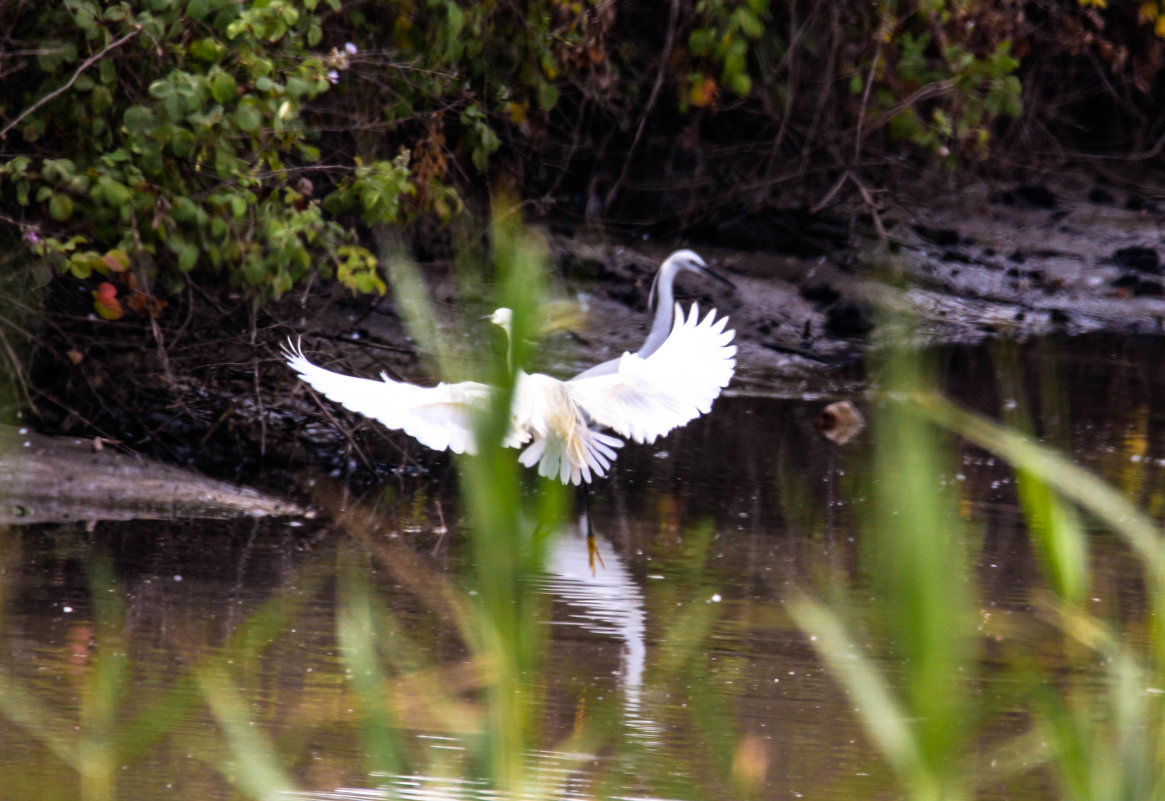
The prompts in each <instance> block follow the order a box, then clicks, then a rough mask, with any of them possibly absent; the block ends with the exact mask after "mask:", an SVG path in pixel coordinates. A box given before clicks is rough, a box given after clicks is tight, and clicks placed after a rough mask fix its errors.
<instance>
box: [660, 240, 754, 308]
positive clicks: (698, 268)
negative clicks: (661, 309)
mask: <svg viewBox="0 0 1165 801" xmlns="http://www.w3.org/2000/svg"><path fill="white" fill-rule="evenodd" d="M682 272H689V273H696V274H698V275H708V276H711V277H712V278H715V279H716V280H717V281H720V282H721V283H724V284H727V285H728V286H730V287H732V288H733V289H735V288H736V284H734V283H732V282H731V281H729V280H728V279H727V278H725V277H724V276H723V275H721V274H720V273H718V272H716V271H715V270H713V269H712V268H711V267H709V266H708V264H707V262H705V261H704V260H703V259H701V258H700V254H698V253H696V251H694V250H677V251H676V252H675V253H673V254H671V255H670V256H668V257H667V258H666V259H664V261H663V264H661V265H659V272H657V273H656V274H655V278H653V279H652V281H651V295H650V297H649V299H648V304H647V305H648V307H649V308H653V309H654V308H655V304H656V302H657V300H658V298H657V297H656V291H657V289H658V287H659V283H660V281H664V282H667V284H668V285H669V286H670V283H671V282H672V281H674V280H675V277H676V276H677V275H678V274H680V273H682Z"/></svg>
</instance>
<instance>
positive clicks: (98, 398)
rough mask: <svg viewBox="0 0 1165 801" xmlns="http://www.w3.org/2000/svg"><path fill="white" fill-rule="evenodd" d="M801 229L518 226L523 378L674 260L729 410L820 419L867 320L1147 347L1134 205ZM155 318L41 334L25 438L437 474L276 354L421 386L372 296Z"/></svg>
mask: <svg viewBox="0 0 1165 801" xmlns="http://www.w3.org/2000/svg"><path fill="white" fill-rule="evenodd" d="M806 219H807V218H806V216H805V215H804V214H803V213H798V214H796V215H792V216H782V215H778V214H772V215H768V216H766V215H741V216H739V217H736V218H732V219H725V220H724V221H723V222H722V223H721V224H719V225H717V226H709V227H705V228H704V229H702V230H700V231H695V232H692V235H691V237H690V238H688V239H686V240H682V241H668V242H657V241H650V240H643V239H634V238H631V237H627V236H623V235H619V234H616V233H611V232H609V231H608V232H596V231H595V230H593V229H589V228H587V227H585V226H582V225H579V226H572V225H570V224H564V223H563V222H562V221H556V222H555V223H554V224H553V225H551V224H549V223H546V222H541V223H539V222H535V223H534V224H535V225H540V226H541V227H542V228H543V230H544V231H545V232H546V237H547V240H548V242H549V247H550V252H551V266H552V270H553V276H552V287H553V291H554V293H555V301H556V302H557V303H558V304H559V306H558V308H559V309H560V310H565V311H563V313H562V314H561V315H560V316H561V317H562V318H563V319H565V320H567V321H568V323H567V324H566V325H564V326H560V327H559V329H558V330H557V331H556V332H555V333H552V334H551V335H550V336H548V337H547V339H546V341H545V342H544V343H543V344H544V347H543V350H542V352H541V354H540V358H539V361H538V363H537V364H535V365H534V366H535V367H536V368H537V369H539V370H543V371H546V372H550V373H552V374H554V375H560V376H568V375H572V374H573V373H575V372H577V371H579V370H581V369H583V368H585V367H587V366H590V365H592V364H595V363H597V362H600V361H603V360H605V359H608V358H611V357H612V356H616V355H618V354H619V353H621V352H623V351H624V350H634V349H636V348H637V347H638V344H639V342H640V341H641V340H642V338H643V336H644V333H645V331H646V329H647V323H648V319H649V315H648V312H647V308H646V307H647V296H648V292H649V287H650V284H651V278H652V276H653V274H654V272H655V269H656V267H657V266H658V264H659V262H660V261H661V260H662V258H664V257H665V256H666V255H667V254H668V253H669V252H670V251H671V250H673V249H674V248H676V247H679V246H688V247H692V248H694V249H696V250H697V251H698V252H700V253H701V254H702V255H703V256H704V257H705V258H706V259H707V260H708V261H710V262H711V263H712V264H713V265H715V266H716V267H717V268H718V269H719V270H720V271H721V272H724V273H725V274H727V275H728V276H730V277H731V278H732V280H733V281H734V282H735V283H736V289H735V290H732V289H728V288H725V287H722V286H720V285H719V284H715V283H714V282H710V281H701V280H700V279H699V278H697V277H695V276H691V275H686V276H684V277H683V278H682V279H681V280H680V281H679V283H678V287H677V296H678V298H679V299H680V300H681V301H683V302H685V303H687V302H692V301H695V302H698V303H700V304H701V306H709V307H710V306H715V307H716V308H718V309H719V310H720V311H721V312H724V313H727V314H728V315H729V316H730V318H731V322H732V327H733V328H734V329H735V330H736V332H737V340H736V341H737V344H738V345H739V354H738V372H737V377H736V379H735V380H734V382H733V385H732V386H731V387H730V389H729V392H730V393H736V394H762V395H771V396H782V397H792V398H802V399H816V400H820V401H821V402H822V406H823V407H824V405H825V404H826V403H828V402H830V401H832V400H836V399H837V398H839V397H848V396H851V395H853V394H854V393H856V392H860V391H861V389H862V388H863V382H864V367H863V361H862V357H863V355H864V354H865V352H866V351H867V349H868V348H869V347H871V346H876V345H877V343H878V342H880V341H882V340H883V339H884V338H885V337H887V336H891V335H894V334H895V333H896V332H894V331H892V330H891V326H888V325H887V324H886V323H884V322H883V320H884V319H885V318H884V317H883V316H882V315H880V314H879V310H891V311H901V312H905V313H907V314H908V316H909V317H910V319H913V320H915V328H914V330H913V331H912V332H911V334H910V335H911V336H912V337H914V338H915V340H916V341H921V342H929V343H944V342H946V343H960V344H966V343H975V342H980V341H983V340H985V339H988V338H991V337H1007V338H1011V339H1017V340H1023V339H1030V338H1033V337H1043V336H1049V335H1055V336H1074V335H1080V334H1085V333H1090V332H1098V331H1107V332H1113V333H1118V334H1129V335H1152V336H1156V335H1159V334H1160V333H1161V332H1162V322H1161V321H1162V318H1163V317H1165V290H1163V289H1162V284H1163V283H1165V277H1162V273H1163V272H1165V269H1163V267H1162V264H1161V259H1160V256H1159V253H1158V247H1159V244H1160V229H1161V225H1162V222H1163V221H1165V213H1162V211H1160V209H1159V207H1158V206H1157V205H1156V203H1155V200H1154V199H1153V198H1148V197H1144V196H1143V195H1141V194H1134V193H1133V192H1131V191H1129V190H1122V189H1120V188H1119V187H1117V186H1115V185H1113V184H1101V183H1099V182H1098V181H1097V180H1096V179H1094V178H1092V177H1090V176H1086V175H1060V176H1056V177H1055V178H1054V179H1051V178H1050V179H1047V180H1043V181H1038V182H1027V183H1013V184H1008V185H995V186H992V185H988V184H977V185H973V186H967V187H956V188H949V187H947V188H945V189H944V191H943V192H939V191H934V192H932V193H930V194H929V196H927V198H926V202H925V203H922V202H912V203H906V202H901V203H886V204H885V205H884V206H881V207H879V208H876V209H871V208H869V207H867V206H863V205H853V204H851V205H848V206H846V207H844V208H842V207H838V208H835V209H832V210H829V211H826V212H822V213H820V214H818V215H814V216H813V217H812V220H813V222H812V225H808V224H807V228H806V231H805V235H804V237H802V238H801V239H798V238H797V236H796V235H795V234H796V231H795V230H793V229H790V228H789V225H790V220H793V221H794V222H795V221H796V220H802V221H804V220H806ZM790 231H792V233H790ZM774 232H776V233H774ZM745 246H747V247H748V248H749V249H748V250H745V249H742V248H743V247H745ZM422 268H423V270H424V274H425V277H426V280H427V281H428V283H429V287H430V289H431V293H432V297H433V299H434V301H435V305H436V310H437V314H438V319H439V321H440V325H441V328H442V330H443V332H444V334H445V336H446V339H447V341H448V344H449V345H450V354H449V360H448V363H449V364H451V365H452V366H453V368H454V369H455V370H458V369H459V370H461V371H462V372H463V373H464V374H465V375H469V374H472V373H473V369H474V363H475V361H477V360H480V358H481V348H482V347H483V346H490V345H496V343H495V342H494V340H493V339H492V338H491V337H492V335H491V334H490V333H489V332H488V331H487V329H488V326H487V324H485V323H481V322H480V321H478V320H476V319H475V318H476V312H477V311H478V310H479V309H480V308H484V307H485V305H487V304H488V303H489V300H488V297H487V293H486V291H485V290H481V291H480V293H479V296H474V297H464V296H462V295H461V294H459V292H458V288H457V282H456V281H455V280H454V276H453V271H452V267H451V266H450V265H448V264H446V263H443V262H433V263H428V264H424V265H422ZM232 303H233V305H232ZM467 309H469V310H471V311H473V312H475V314H473V315H467V314H465V311H466V310H467ZM173 311H174V314H173V315H171V316H170V319H169V320H167V323H168V325H167V327H166V328H165V329H163V331H161V332H160V333H161V337H160V338H159V336H158V335H157V334H156V333H155V332H153V331H151V330H150V329H149V328H148V327H143V326H141V325H136V326H135V325H132V324H124V325H119V326H114V325H110V324H107V323H103V322H99V321H92V320H89V319H87V315H86V316H81V315H79V314H75V315H73V316H70V317H67V318H66V317H64V316H59V317H58V319H56V320H54V322H53V325H52V326H49V328H48V332H49V333H48V335H46V337H45V339H44V341H43V342H41V343H39V345H38V348H37V349H36V362H35V369H34V377H35V376H41V377H42V380H41V381H40V383H39V384H38V385H37V386H36V388H35V391H34V394H33V398H34V400H35V401H36V406H37V409H36V414H35V415H34V416H33V417H32V418H31V419H30V422H32V423H33V424H35V425H36V426H38V427H40V428H42V429H44V430H47V431H51V432H53V433H64V434H74V435H79V436H94V435H97V436H101V437H104V438H106V439H107V440H110V441H111V442H114V443H116V444H117V445H118V446H120V447H123V448H126V449H128V450H131V451H135V452H140V453H145V454H149V455H152V456H156V457H158V458H160V459H163V460H165V461H167V462H170V463H175V464H181V465H189V466H192V467H196V468H197V469H199V470H202V471H204V472H206V473H208V474H211V475H214V476H216V477H218V478H224V479H227V480H230V481H236V482H246V483H253V484H258V485H260V486H268V487H271V486H275V487H279V488H281V489H286V488H288V487H289V486H290V485H291V484H293V478H292V477H293V476H294V475H295V473H296V472H297V471H298V470H299V469H300V468H302V467H304V466H307V467H309V468H311V469H312V470H315V471H317V472H321V473H325V474H329V475H332V476H336V477H353V476H356V477H362V478H360V479H359V480H358V483H361V484H364V485H366V486H368V487H375V486H380V485H382V484H383V483H384V482H385V481H392V482H396V483H398V484H399V485H400V488H401V489H402V490H407V489H408V484H409V482H410V481H413V480H421V481H428V480H430V479H431V477H432V476H433V475H434V472H433V471H434V470H437V472H438V473H442V471H443V468H444V466H446V465H447V464H448V459H447V457H446V456H445V455H442V454H434V453H432V452H430V451H427V450H426V449H424V448H423V447H421V446H419V445H417V444H416V443H414V442H412V441H410V440H409V439H408V438H407V437H405V436H404V435H401V434H389V433H386V432H385V431H384V430H383V429H381V428H380V427H379V426H377V425H376V424H374V423H370V422H369V421H367V420H365V419H363V418H360V417H358V416H356V415H351V414H348V413H346V412H344V411H343V410H341V409H339V408H338V407H336V406H335V405H333V404H328V403H326V402H325V403H320V402H319V401H318V400H317V399H316V398H315V397H314V396H312V395H310V394H309V393H307V392H306V391H305V389H304V387H302V386H301V385H299V384H298V383H297V382H296V381H295V379H294V377H293V376H292V374H291V372H290V371H289V370H287V369H286V368H285V366H284V365H283V363H282V360H281V358H280V356H279V353H278V345H279V343H280V342H282V341H283V340H284V339H286V337H287V336H289V335H291V336H302V337H303V344H304V349H305V351H306V352H307V353H308V354H309V355H310V356H311V357H312V358H313V359H314V360H316V361H317V362H319V363H321V364H323V365H325V366H328V367H331V368H332V369H336V370H343V371H347V372H350V373H352V374H355V375H365V376H375V375H377V374H378V373H379V372H380V371H382V370H383V371H386V372H388V373H389V374H390V375H393V376H396V377H399V378H403V379H407V380H412V381H418V382H432V381H435V380H436V379H437V371H436V368H435V366H434V364H433V362H432V360H431V359H430V358H429V357H430V356H431V354H427V353H424V352H419V351H418V349H417V347H416V344H415V343H413V342H412V341H411V340H410V339H409V337H408V335H407V333H406V331H405V328H404V325H403V323H402V321H401V318H400V316H399V315H398V314H397V310H396V308H395V306H394V301H393V299H392V298H391V297H388V296H386V297H384V298H368V297H361V298H353V297H352V296H350V295H349V294H347V293H346V292H344V291H342V290H339V289H336V288H320V287H317V288H314V289H313V290H311V291H309V292H299V293H295V294H293V295H290V296H288V297H285V298H284V299H283V300H282V301H280V302H279V303H275V304H271V305H269V306H268V307H266V308H265V309H263V310H262V311H260V312H255V311H254V310H252V309H251V307H250V306H249V305H248V304H247V303H246V302H245V301H244V300H243V299H236V300H235V301H226V302H223V301H217V302H216V303H215V304H214V305H213V307H212V304H210V303H209V302H200V304H199V306H198V307H197V308H194V307H191V308H189V309H180V308H175V309H174V310H173ZM471 318H473V319H471ZM466 320H469V322H465V321H466ZM66 323H67V324H66ZM78 354H79V358H78ZM44 377H49V378H48V379H47V380H45V379H44ZM442 474H443V473H442ZM417 477H419V478H417Z"/></svg>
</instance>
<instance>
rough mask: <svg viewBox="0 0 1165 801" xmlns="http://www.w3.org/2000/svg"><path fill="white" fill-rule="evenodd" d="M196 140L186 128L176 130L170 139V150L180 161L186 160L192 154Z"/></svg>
mask: <svg viewBox="0 0 1165 801" xmlns="http://www.w3.org/2000/svg"><path fill="white" fill-rule="evenodd" d="M196 144H197V140H196V139H195V138H194V134H193V133H191V132H190V131H189V130H187V129H186V128H177V129H175V131H174V135H173V136H171V137H170V150H172V151H173V152H174V155H175V156H177V157H178V158H180V159H188V158H190V156H191V155H192V154H193V153H194V147H195V145H196Z"/></svg>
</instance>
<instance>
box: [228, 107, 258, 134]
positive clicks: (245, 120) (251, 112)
mask: <svg viewBox="0 0 1165 801" xmlns="http://www.w3.org/2000/svg"><path fill="white" fill-rule="evenodd" d="M233 119H234V121H235V126H236V127H238V129H239V130H240V131H245V132H246V133H254V132H255V131H257V130H259V128H260V126H262V125H263V115H262V114H260V113H259V110H258V109H257V108H255V107H254V106H243V107H241V108H239V109H238V110H237V111H235V113H234V115H233Z"/></svg>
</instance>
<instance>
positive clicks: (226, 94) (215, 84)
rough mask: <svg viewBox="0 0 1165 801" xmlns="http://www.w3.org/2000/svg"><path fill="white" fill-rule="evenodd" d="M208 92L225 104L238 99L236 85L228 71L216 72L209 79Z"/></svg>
mask: <svg viewBox="0 0 1165 801" xmlns="http://www.w3.org/2000/svg"><path fill="white" fill-rule="evenodd" d="M210 93H211V95H213V96H214V99H215V100H217V101H218V102H219V103H222V104H223V105H224V106H225V105H226V104H228V103H233V102H234V101H235V100H237V99H238V85H237V84H236V83H235V79H234V78H233V77H232V76H231V74H230V73H229V72H216V73H215V75H214V77H213V78H211V79H210Z"/></svg>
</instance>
